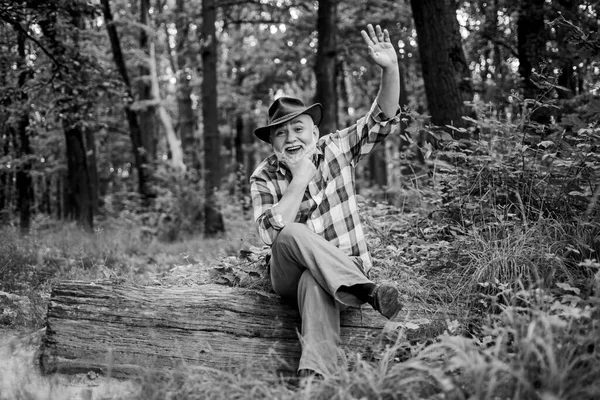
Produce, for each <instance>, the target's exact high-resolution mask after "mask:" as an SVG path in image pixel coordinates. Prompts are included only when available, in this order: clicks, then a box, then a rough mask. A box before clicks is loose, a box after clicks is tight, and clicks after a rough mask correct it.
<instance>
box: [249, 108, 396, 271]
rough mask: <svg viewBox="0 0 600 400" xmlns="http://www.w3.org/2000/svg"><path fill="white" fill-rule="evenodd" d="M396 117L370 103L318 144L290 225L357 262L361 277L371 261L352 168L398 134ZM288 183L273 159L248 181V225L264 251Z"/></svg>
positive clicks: (276, 230) (286, 172)
mask: <svg viewBox="0 0 600 400" xmlns="http://www.w3.org/2000/svg"><path fill="white" fill-rule="evenodd" d="M400 115H401V113H400V110H398V112H397V113H396V115H395V116H394V117H393V118H390V119H388V118H386V116H385V114H384V113H383V111H381V108H380V107H379V105H378V104H377V102H374V103H373V105H372V107H371V109H370V110H369V112H368V113H367V114H366V115H365V116H364V117H362V118H361V119H359V120H358V121H357V122H356V124H354V125H352V126H350V127H348V128H346V129H343V130H340V131H337V132H335V133H332V134H329V135H327V136H324V137H322V138H321V139H319V141H318V142H317V150H316V153H315V155H314V156H313V161H314V162H315V165H316V166H317V173H316V175H315V177H314V178H313V180H312V181H311V182H310V183H309V184H308V187H307V188H306V191H305V193H304V197H303V199H302V203H301V204H300V209H299V210H298V214H297V215H296V219H295V222H299V223H302V224H306V225H307V226H308V227H309V228H310V229H311V230H312V231H314V232H315V233H317V234H318V235H321V236H322V237H324V238H325V239H327V240H328V241H330V242H331V243H333V244H334V245H335V246H337V247H339V248H340V249H341V250H342V251H343V252H344V253H346V254H348V255H349V256H351V257H353V258H359V259H360V261H361V262H360V263H359V265H362V268H363V272H364V273H365V274H366V273H367V272H368V271H369V269H370V268H371V266H372V261H371V256H370V254H369V249H368V247H367V242H366V240H365V236H364V233H363V228H362V225H361V222H360V218H359V215H358V204H357V201H356V190H355V179H354V168H355V167H356V165H357V163H358V162H359V161H360V160H361V159H362V158H363V157H365V156H366V155H367V154H369V152H370V151H371V150H372V149H373V146H374V145H375V144H377V143H379V142H381V141H382V140H383V139H385V137H386V136H387V135H388V134H390V133H392V132H393V133H396V132H399V131H400ZM291 180H292V174H291V173H290V171H289V170H288V169H287V167H286V166H285V165H284V164H282V163H280V162H279V161H278V159H277V157H276V156H275V154H272V155H271V156H269V157H267V158H266V159H265V160H264V161H263V162H262V163H261V164H260V165H259V166H258V168H257V169H256V170H255V171H254V173H253V174H252V176H251V177H250V184H251V189H250V191H251V195H252V206H253V208H254V219H255V221H256V224H257V226H258V233H259V236H260V238H261V239H262V240H263V241H264V242H265V243H266V244H267V245H269V246H270V245H271V244H272V243H273V241H274V240H275V238H276V237H277V234H278V233H279V231H280V230H281V229H282V228H283V227H284V224H283V223H282V218H281V215H278V214H276V213H273V211H272V208H273V206H275V205H276V204H277V202H278V201H279V200H280V199H281V197H282V196H283V193H284V192H285V190H286V189H287V187H288V185H289V183H290V181H291Z"/></svg>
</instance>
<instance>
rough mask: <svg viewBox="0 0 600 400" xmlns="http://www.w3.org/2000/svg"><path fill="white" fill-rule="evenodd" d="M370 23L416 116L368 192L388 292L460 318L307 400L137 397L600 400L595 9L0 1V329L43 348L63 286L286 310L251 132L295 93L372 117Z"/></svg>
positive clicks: (378, 263) (363, 168)
mask: <svg viewBox="0 0 600 400" xmlns="http://www.w3.org/2000/svg"><path fill="white" fill-rule="evenodd" d="M367 24H379V25H381V27H383V28H386V29H387V30H388V31H389V33H390V37H391V39H392V44H393V45H394V47H395V48H396V50H397V52H398V59H399V63H400V82H401V93H400V97H399V99H398V103H399V105H400V107H401V108H402V109H403V110H404V111H405V114H406V115H407V116H409V118H405V119H404V120H403V123H402V132H401V134H400V135H397V136H393V137H390V138H388V139H387V140H386V141H385V142H384V144H383V145H380V146H379V147H376V148H375V150H374V151H373V152H372V153H371V154H370V155H369V157H368V159H367V160H365V162H363V163H362V164H361V165H359V167H358V169H357V175H356V179H357V182H358V188H359V193H358V194H359V195H360V197H361V199H362V202H361V206H362V209H361V213H362V218H363V220H364V222H365V225H366V226H367V228H368V232H367V235H368V242H369V245H370V248H371V252H372V254H373V257H374V261H375V266H374V271H373V273H374V274H375V277H376V278H379V279H382V280H391V281H394V282H397V283H398V285H399V286H400V288H401V289H402V290H403V291H404V293H405V294H406V296H408V297H410V298H411V299H417V300H418V301H422V303H423V307H424V308H428V309H430V308H431V309H434V308H436V307H438V306H441V305H442V304H443V305H444V306H448V305H451V306H452V307H455V309H459V310H461V311H460V313H457V314H456V315H462V316H460V317H453V318H450V319H448V320H447V326H446V329H445V330H444V333H443V334H442V335H440V336H435V337H431V338H429V339H428V340H427V341H424V342H419V343H408V342H407V343H400V344H397V345H396V346H392V347H391V348H388V349H384V350H382V354H381V355H379V356H377V357H374V358H373V359H371V360H366V359H364V360H361V359H360V355H349V356H348V357H349V359H350V358H352V357H358V358H357V359H356V360H354V361H353V362H350V361H349V367H348V369H347V370H344V371H340V373H339V376H337V377H336V379H334V380H332V381H325V382H322V383H315V384H314V385H313V386H309V387H308V388H305V390H304V392H303V391H297V390H295V389H290V388H289V386H288V385H286V384H285V383H274V381H273V380H268V379H266V380H265V379H259V380H256V379H254V378H252V371H242V372H239V373H237V374H236V373H232V374H228V373H225V372H222V375H220V379H219V380H218V382H215V381H208V380H205V379H204V378H198V376H196V375H194V374H192V373H191V372H189V373H187V375H186V373H184V376H187V378H183V379H182V378H181V377H180V376H178V377H177V378H173V379H171V380H169V379H167V380H166V381H163V380H160V381H156V380H154V379H153V378H152V377H148V378H147V379H146V380H144V381H142V382H141V383H140V385H141V387H142V389H141V391H140V392H139V393H138V395H137V396H139V397H136V398H140V399H141V398H145V399H148V398H156V399H159V398H186V399H187V398H189V399H191V398H272V399H283V398H289V399H292V398H315V399H326V398H327V399H328V398H338V399H351V398H356V399H361V398H368V399H371V398H373V399H375V398H386V399H387V398H390V399H392V398H394V399H395V398H399V399H400V398H401V399H404V398H406V399H420V398H432V399H433V398H436V399H495V398H510V399H544V400H549V399H594V398H599V396H600V381H599V380H598V379H597V376H600V308H599V306H600V258H599V253H600V204H599V201H600V1H597V0H589V1H588V0H473V1H461V0H420V1H419V0H410V1H409V0H366V1H356V0H348V1H337V0H318V1H317V0H315V1H305V0H188V1H184V0H112V1H111V0H54V1H44V0H0V48H1V51H0V328H2V329H10V330H11V332H12V331H13V330H16V331H20V332H21V331H24V332H31V331H34V330H37V329H41V328H42V327H43V326H44V317H45V312H46V309H47V306H48V301H49V296H50V294H49V293H50V291H51V288H52V286H53V284H54V283H56V282H58V281H60V280H66V279H83V280H94V279H113V278H115V279H116V278H118V279H124V280H126V281H128V282H133V283H136V284H140V285H144V284H156V282H160V283H161V284H164V285H175V286H176V285H188V286H189V285H194V284H201V283H204V281H203V279H205V277H206V276H207V274H208V275H210V280H211V281H216V282H217V283H221V284H225V285H229V286H244V285H246V286H252V287H255V288H256V287H265V286H266V283H265V279H266V277H265V274H264V270H265V269H266V267H265V265H264V261H265V256H266V254H267V253H268V249H267V248H265V247H264V246H263V243H262V242H261V241H260V239H258V238H257V235H256V234H255V232H254V225H253V221H252V210H251V202H250V193H249V192H250V188H249V183H248V181H249V177H250V175H251V174H252V172H253V171H254V169H255V168H256V167H257V165H258V164H259V163H260V162H261V160H262V159H264V158H265V157H266V156H268V155H269V154H270V152H271V148H270V146H268V145H267V144H266V143H264V142H262V141H260V140H259V139H258V138H256V137H255V136H254V135H253V131H254V129H255V128H256V127H258V126H261V125H264V123H265V122H266V116H267V108H268V106H269V105H270V104H271V102H272V101H273V100H274V99H276V98H277V97H280V96H283V95H291V96H296V97H299V98H301V99H302V100H304V101H305V102H306V103H307V104H312V103H314V102H318V103H321V104H323V105H324V115H323V121H322V122H321V125H320V131H321V133H329V132H335V131H336V130H337V129H341V128H343V127H346V126H348V125H350V124H352V123H353V122H354V121H356V119H358V118H359V117H360V116H362V115H363V114H364V112H366V111H367V110H368V109H369V107H370V106H371V103H372V101H373V99H374V98H375V96H376V94H377V88H378V85H379V82H380V81H379V79H380V76H379V71H378V70H377V69H376V68H374V67H373V66H372V65H371V64H369V62H368V60H367V52H366V49H365V48H364V46H363V43H362V39H361V35H360V31H361V30H362V29H365V27H366V26H367ZM249 268H251V269H252V268H255V269H252V271H250V272H249ZM267 290H268V289H267ZM11 299H12V300H11ZM15 299H16V300H15ZM23 304H26V306H22V305H23ZM1 332H2V330H1V329H0V333H1ZM0 343H1V342H0ZM432 360H438V361H439V360H445V363H442V364H443V365H438V363H437V362H433V361H432ZM0 372H1V371H0ZM248 374H249V375H248ZM240 377H241V378H240ZM0 383H2V380H1V379H0ZM3 390H6V388H4V389H3V387H2V385H0V399H4V398H5V397H3ZM218 390H221V392H219V393H222V396H223V397H218V396H217V395H216V394H215V393H217V392H218ZM5 393H9V392H5ZM20 393H21V394H20V395H21V396H22V397H17V398H38V397H26V396H25V395H24V394H23V393H24V392H20ZM150 393H151V395H150ZM40 396H43V394H40ZM172 396H175V397H172ZM211 396H212V397H211ZM6 398H9V397H6ZM40 398H41V397H40ZM124 398H127V397H124Z"/></svg>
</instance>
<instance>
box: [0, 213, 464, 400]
mask: <svg viewBox="0 0 600 400" xmlns="http://www.w3.org/2000/svg"><path fill="white" fill-rule="evenodd" d="M363 209H365V210H366V211H365V212H364V214H363V220H364V222H365V227H366V230H367V235H368V240H369V242H370V246H371V249H372V255H373V259H374V264H375V266H374V268H373V270H372V271H371V275H372V278H373V279H374V280H387V281H393V282H396V284H397V285H398V286H399V287H400V289H401V291H402V293H403V296H404V297H405V298H406V299H409V298H410V299H414V298H417V299H421V300H422V301H423V307H424V308H431V307H435V304H436V303H438V304H441V303H451V302H453V301H454V300H455V299H453V298H452V297H451V296H448V294H449V293H450V290H449V289H448V274H445V273H439V271H442V270H443V269H444V268H445V267H446V265H445V262H444V260H442V259H440V258H439V255H440V251H442V250H443V249H444V248H446V247H447V246H448V242H446V241H440V240H439V237H437V236H438V235H437V234H436V232H433V231H431V229H429V228H428V227H426V226H422V223H423V220H422V219H421V217H420V216H419V215H417V214H416V213H410V212H406V210H401V209H399V208H397V207H392V206H389V205H386V204H383V203H375V202H369V204H367V206H366V207H363ZM237 229H239V227H237ZM244 236H245V237H242V238H239V239H240V242H239V243H241V246H240V247H241V249H239V250H238V253H237V254H232V251H231V249H229V251H228V253H229V254H226V253H227V252H226V253H225V254H223V253H222V254H221V255H220V256H217V257H215V259H214V261H213V262H212V263H211V262H207V261H206V260H203V261H202V262H198V261H197V259H199V257H197V256H196V257H194V255H193V254H192V255H191V256H190V254H187V255H186V256H185V261H187V262H181V261H180V262H173V261H170V262H169V264H170V265H169V267H168V268H165V266H163V267H162V268H152V267H150V268H142V269H141V270H142V271H143V278H142V279H141V281H142V282H144V281H145V282H148V281H156V280H160V281H161V283H163V284H169V285H172V286H177V285H186V286H189V285H190V284H203V283H220V284H225V285H229V286H242V287H250V288H254V289H259V290H269V289H270V287H269V284H268V279H266V275H265V274H264V273H261V272H262V271H264V255H265V254H266V252H265V248H264V247H260V244H259V243H258V242H257V240H256V239H255V238H252V237H250V239H248V237H249V235H247V234H244ZM250 236H251V235H250ZM178 251H179V250H178ZM153 258H160V257H156V255H154V257H153ZM163 259H165V260H166V258H165V257H163ZM67 262H68V261H67ZM136 262H137V263H138V264H139V263H141V262H143V261H142V260H139V259H138V260H137V261H136ZM130 269H134V268H132V267H131V268H130ZM135 269H136V270H140V269H139V268H135ZM435 270H437V271H438V273H434V271H435ZM102 272H103V273H104V274H105V275H106V268H103V269H102ZM139 278H140V276H137V277H135V275H134V276H132V277H130V279H132V280H135V281H136V282H138V281H140V279H139ZM49 289H50V286H47V289H46V290H49ZM45 295H46V297H47V296H48V293H46V294H45ZM43 336H44V328H41V329H39V328H38V329H35V330H31V329H29V330H27V329H25V328H22V327H21V328H7V327H4V328H2V329H0V360H2V362H0V400H5V399H6V400H12V399H45V398H50V399H107V398H127V397H128V394H129V393H131V394H132V395H133V394H134V393H135V391H136V390H139V384H137V383H136V382H134V381H121V380H117V379H113V378H109V377H104V376H101V375H98V374H96V373H88V374H77V375H62V374H53V375H50V376H43V375H41V373H40V369H39V365H38V352H39V348H40V345H41V341H42V338H43Z"/></svg>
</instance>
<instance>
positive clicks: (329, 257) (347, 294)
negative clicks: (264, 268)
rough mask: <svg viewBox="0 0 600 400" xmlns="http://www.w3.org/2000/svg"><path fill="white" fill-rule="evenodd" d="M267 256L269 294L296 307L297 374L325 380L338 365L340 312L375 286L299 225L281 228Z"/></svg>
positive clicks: (342, 255) (343, 256)
mask: <svg viewBox="0 0 600 400" xmlns="http://www.w3.org/2000/svg"><path fill="white" fill-rule="evenodd" d="M271 250H272V252H271V263H270V264H271V283H272V285H273V289H274V290H275V292H276V293H277V294H279V295H280V296H281V297H283V298H285V299H287V300H289V301H293V302H297V303H298V308H299V310H300V315H301V318H302V329H301V332H302V338H301V341H302V357H301V358H300V366H299V368H309V369H312V370H314V371H317V372H319V373H321V374H323V375H325V374H327V373H328V372H330V371H332V370H333V369H334V368H335V366H336V364H337V360H338V351H339V350H338V342H339V331H340V322H339V310H340V306H342V307H343V308H345V307H346V306H358V305H361V304H362V303H364V294H365V293H367V292H369V291H370V289H371V288H372V287H374V286H375V284H374V283H373V282H372V281H370V280H369V279H367V277H366V276H365V275H364V274H363V273H362V271H361V270H360V269H359V267H358V266H357V265H356V264H355V263H354V261H353V259H352V258H351V257H349V256H348V255H346V254H345V253H344V252H342V251H341V250H340V249H339V248H337V247H336V246H334V245H333V244H331V243H330V242H328V241H327V240H325V239H323V238H322V237H321V236H319V235H317V234H315V233H314V232H312V231H311V230H310V229H308V227H306V226H305V225H302V224H297V223H294V224H289V225H287V226H286V227H285V228H283V229H282V230H281V232H280V233H279V235H278V237H277V239H276V240H275V242H274V243H273V245H272V248H271ZM361 294H362V295H361ZM338 303H340V304H338Z"/></svg>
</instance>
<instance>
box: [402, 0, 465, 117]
mask: <svg viewBox="0 0 600 400" xmlns="http://www.w3.org/2000/svg"><path fill="white" fill-rule="evenodd" d="M450 1H451V0H411V7H412V11H413V18H414V21H415V28H416V31H417V40H418V42H419V55H420V58H421V66H422V70H423V80H424V83H425V93H426V95H427V103H428V106H429V112H430V113H431V121H432V123H433V124H435V125H438V126H445V125H454V126H464V125H465V121H463V119H462V116H463V115H467V114H468V111H467V109H466V107H465V105H464V104H463V101H464V100H472V98H473V89H472V84H471V80H470V72H468V71H469V70H468V68H465V67H466V65H467V63H466V58H465V54H464V50H463V49H462V44H461V40H460V32H459V31H458V22H457V20H456V14H455V8H454V6H453V5H451V4H450Z"/></svg>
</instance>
